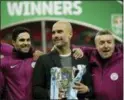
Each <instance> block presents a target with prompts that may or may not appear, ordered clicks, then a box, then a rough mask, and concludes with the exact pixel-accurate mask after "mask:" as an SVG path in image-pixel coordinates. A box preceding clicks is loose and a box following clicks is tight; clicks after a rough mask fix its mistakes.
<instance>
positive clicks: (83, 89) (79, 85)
mask: <svg viewBox="0 0 124 100" xmlns="http://www.w3.org/2000/svg"><path fill="white" fill-rule="evenodd" d="M73 89H76V90H78V92H79V93H87V92H89V88H88V86H86V85H84V84H83V83H79V82H77V83H75V86H74V87H73Z"/></svg>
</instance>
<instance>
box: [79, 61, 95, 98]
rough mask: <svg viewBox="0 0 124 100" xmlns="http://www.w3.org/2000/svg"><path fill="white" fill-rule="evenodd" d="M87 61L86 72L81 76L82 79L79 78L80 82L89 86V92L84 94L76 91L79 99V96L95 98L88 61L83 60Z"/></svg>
mask: <svg viewBox="0 0 124 100" xmlns="http://www.w3.org/2000/svg"><path fill="white" fill-rule="evenodd" d="M85 62H86V63H87V67H86V72H85V74H84V75H83V76H82V80H81V83H83V84H84V85H86V86H88V88H89V90H90V91H89V92H87V93H85V94H82V93H78V98H79V100H80V99H81V98H89V99H91V100H92V99H93V100H94V99H95V96H94V91H93V83H92V76H91V75H92V74H91V67H90V66H89V64H88V61H85ZM86 63H85V64H86Z"/></svg>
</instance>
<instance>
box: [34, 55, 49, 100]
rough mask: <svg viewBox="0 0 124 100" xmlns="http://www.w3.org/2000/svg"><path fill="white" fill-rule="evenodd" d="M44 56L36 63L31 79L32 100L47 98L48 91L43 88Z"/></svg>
mask: <svg viewBox="0 0 124 100" xmlns="http://www.w3.org/2000/svg"><path fill="white" fill-rule="evenodd" d="M43 58H44V55H43V56H41V57H39V59H38V60H37V62H36V65H35V68H34V72H33V78H32V96H33V100H44V99H45V100H46V99H48V98H49V90H48V89H47V88H45V64H44V60H43Z"/></svg>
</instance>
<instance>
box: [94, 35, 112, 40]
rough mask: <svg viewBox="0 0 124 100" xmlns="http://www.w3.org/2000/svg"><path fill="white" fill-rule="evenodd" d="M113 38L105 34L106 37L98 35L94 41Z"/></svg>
mask: <svg viewBox="0 0 124 100" xmlns="http://www.w3.org/2000/svg"><path fill="white" fill-rule="evenodd" d="M113 39H114V38H113V36H112V35H109V34H106V35H98V36H96V40H102V41H104V40H113Z"/></svg>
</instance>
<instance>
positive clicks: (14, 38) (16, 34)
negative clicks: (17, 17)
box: [12, 26, 31, 41]
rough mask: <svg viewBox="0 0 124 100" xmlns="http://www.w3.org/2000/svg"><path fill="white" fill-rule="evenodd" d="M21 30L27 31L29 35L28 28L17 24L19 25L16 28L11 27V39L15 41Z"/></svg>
mask: <svg viewBox="0 0 124 100" xmlns="http://www.w3.org/2000/svg"><path fill="white" fill-rule="evenodd" d="M22 32H27V33H29V35H31V32H30V30H29V29H28V28H25V27H21V26H19V27H16V28H14V29H13V31H12V40H14V41H16V39H17V37H18V35H19V34H20V33H22Z"/></svg>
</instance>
